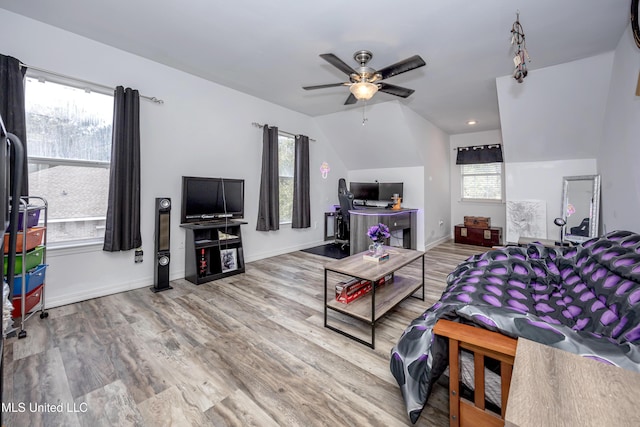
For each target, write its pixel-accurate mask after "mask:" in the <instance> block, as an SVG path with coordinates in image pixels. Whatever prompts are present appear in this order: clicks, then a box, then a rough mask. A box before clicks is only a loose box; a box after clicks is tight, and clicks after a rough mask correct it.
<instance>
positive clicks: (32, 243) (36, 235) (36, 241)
mask: <svg viewBox="0 0 640 427" xmlns="http://www.w3.org/2000/svg"><path fill="white" fill-rule="evenodd" d="M23 233H24V231H19V232H18V234H17V236H18V240H17V241H16V252H22V244H23V241H24V234H23ZM43 238H44V227H33V228H30V229H28V230H27V250H28V251H30V250H31V249H33V248H35V247H36V246H38V245H40V244H42V239H43ZM4 253H5V254H8V253H9V234H8V233H5V235H4Z"/></svg>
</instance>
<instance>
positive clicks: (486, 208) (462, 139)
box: [449, 130, 506, 239]
mask: <svg viewBox="0 0 640 427" xmlns="http://www.w3.org/2000/svg"><path fill="white" fill-rule="evenodd" d="M501 143H502V134H501V133H500V130H489V131H484V132H472V133H464V134H459V135H451V137H450V144H449V145H450V150H449V151H450V153H451V155H450V162H449V167H450V168H451V174H450V177H451V224H452V226H451V227H450V228H449V230H450V233H451V234H452V235H453V226H454V225H456V224H462V223H463V222H464V217H465V216H485V217H489V218H491V226H492V227H502V232H503V239H504V236H505V235H504V233H506V228H505V227H506V220H505V214H506V210H505V204H504V202H465V201H462V184H461V182H460V167H459V166H457V165H456V151H455V150H456V149H457V148H458V147H468V146H472V145H488V144H501ZM503 184H504V183H503Z"/></svg>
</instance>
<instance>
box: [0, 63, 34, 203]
mask: <svg viewBox="0 0 640 427" xmlns="http://www.w3.org/2000/svg"><path fill="white" fill-rule="evenodd" d="M26 72H27V67H21V66H20V61H19V60H17V59H16V58H13V57H11V56H5V55H1V54H0V115H1V116H2V118H3V120H4V126H5V128H6V129H7V132H10V133H12V134H14V135H15V136H17V137H18V138H20V141H22V146H23V149H24V150H23V151H24V159H23V162H22V164H23V167H22V170H23V173H22V185H21V188H22V189H21V191H20V194H21V195H23V196H28V195H29V169H28V168H27V124H26V119H25V107H24V75H25V73H26ZM10 173H11V176H13V165H12V167H11V172H10Z"/></svg>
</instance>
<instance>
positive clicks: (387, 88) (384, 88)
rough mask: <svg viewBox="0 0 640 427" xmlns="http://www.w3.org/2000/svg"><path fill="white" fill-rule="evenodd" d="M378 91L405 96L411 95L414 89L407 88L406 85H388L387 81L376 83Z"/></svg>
mask: <svg viewBox="0 0 640 427" xmlns="http://www.w3.org/2000/svg"><path fill="white" fill-rule="evenodd" d="M378 85H379V88H378V90H379V91H380V92H385V93H390V94H391V95H395V96H400V97H402V98H407V97H408V96H409V95H411V94H412V93H413V92H415V90H413V89H407V88H406V87H400V86H395V85H390V84H389V83H378Z"/></svg>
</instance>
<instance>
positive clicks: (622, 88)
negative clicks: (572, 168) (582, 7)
mask: <svg viewBox="0 0 640 427" xmlns="http://www.w3.org/2000/svg"><path fill="white" fill-rule="evenodd" d="M639 72H640V51H639V50H638V48H637V46H636V45H635V43H634V41H633V35H632V33H631V27H630V26H628V27H627V30H626V31H625V33H624V34H623V35H622V37H621V39H620V42H619V43H618V46H617V48H616V51H615V59H614V62H613V72H612V75H611V86H610V91H609V98H608V101H607V112H606V116H605V124H604V137H603V139H602V144H601V145H600V150H599V151H598V157H597V159H598V171H599V173H600V175H601V177H602V180H601V182H602V221H603V226H604V228H603V230H604V231H613V230H630V231H634V232H636V233H639V232H640V223H639V222H638V218H640V168H639V167H638V161H639V159H640V136H639V135H640V97H638V96H636V95H635V91H636V86H637V85H638V84H640V83H639V82H638V79H639V78H640V76H639V75H638V74H639Z"/></svg>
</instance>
